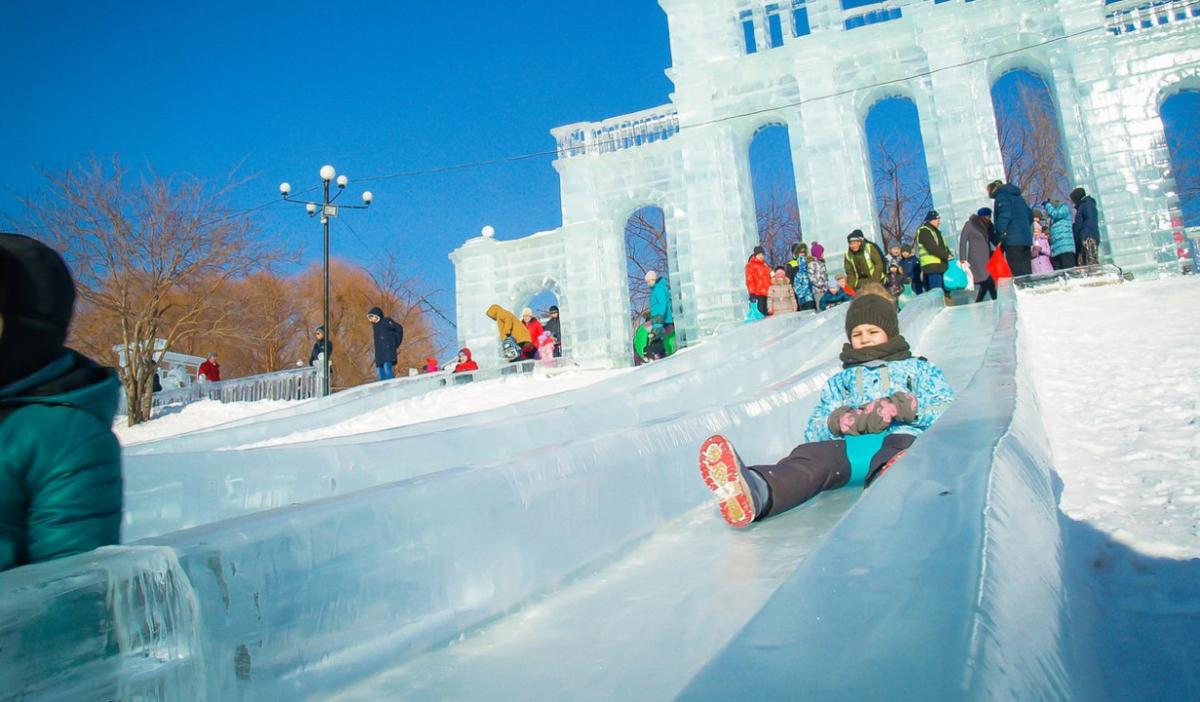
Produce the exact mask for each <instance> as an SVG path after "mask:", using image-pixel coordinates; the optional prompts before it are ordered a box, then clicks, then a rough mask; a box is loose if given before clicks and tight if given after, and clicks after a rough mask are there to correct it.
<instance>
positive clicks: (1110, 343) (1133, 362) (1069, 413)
mask: <svg viewBox="0 0 1200 702" xmlns="http://www.w3.org/2000/svg"><path fill="white" fill-rule="evenodd" d="M1020 306H1021V315H1022V318H1023V324H1022V327H1023V329H1024V330H1025V331H1026V332H1028V333H1029V339H1028V343H1029V346H1028V349H1029V357H1028V358H1027V359H1026V360H1027V361H1028V362H1030V363H1032V364H1033V369H1034V373H1035V375H1034V378H1035V383H1036V385H1037V394H1038V397H1039V399H1040V401H1041V405H1042V411H1043V417H1044V421H1045V430H1046V435H1047V438H1048V439H1049V441H1050V444H1051V446H1052V450H1053V452H1054V463H1055V470H1056V472H1057V473H1058V475H1059V477H1060V478H1061V479H1062V482H1063V486H1062V496H1061V499H1060V503H1059V506H1060V507H1061V509H1062V511H1063V512H1064V513H1065V514H1066V515H1067V516H1069V517H1071V518H1072V519H1077V520H1080V521H1082V522H1086V523H1087V524H1090V525H1092V526H1093V527H1095V528H1096V529H1098V530H1100V531H1101V532H1104V533H1106V534H1108V535H1109V536H1111V537H1112V538H1113V539H1114V540H1116V541H1118V542H1121V543H1124V544H1126V545H1128V546H1130V547H1132V548H1134V549H1136V550H1138V551H1141V552H1143V553H1145V554H1147V555H1152V556H1161V557H1167V558H1195V557H1200V356H1198V355H1197V354H1198V352H1200V279H1198V278H1176V279H1168V280H1160V281H1151V282H1144V283H1132V284H1126V285H1118V286H1109V287H1102V288H1087V289H1079V290H1072V291H1070V292H1065V293H1060V294H1049V295H1039V294H1023V295H1022V296H1021V300H1020Z"/></svg>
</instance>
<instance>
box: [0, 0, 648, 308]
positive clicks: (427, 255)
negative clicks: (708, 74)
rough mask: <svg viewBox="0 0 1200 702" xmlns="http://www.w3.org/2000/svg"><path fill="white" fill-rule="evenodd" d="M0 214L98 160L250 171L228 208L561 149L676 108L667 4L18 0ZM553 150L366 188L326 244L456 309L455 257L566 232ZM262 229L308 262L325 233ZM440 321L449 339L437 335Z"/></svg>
mask: <svg viewBox="0 0 1200 702" xmlns="http://www.w3.org/2000/svg"><path fill="white" fill-rule="evenodd" d="M0 61H2V62H3V64H4V65H5V66H7V67H9V70H8V71H7V72H6V78H7V79H6V88H5V103H6V104H5V107H4V109H3V110H0V153H3V154H4V157H5V164H6V166H7V168H6V176H7V177H6V178H5V182H4V184H3V185H2V186H0V213H3V214H4V215H7V216H8V217H11V219H13V220H15V221H17V222H18V223H19V222H22V221H24V220H23V218H22V212H21V209H20V207H19V204H18V202H17V200H18V198H19V197H21V196H24V195H27V194H29V193H32V192H36V191H37V190H39V189H40V188H42V187H43V180H42V177H41V175H40V172H41V171H42V170H45V169H49V170H60V169H63V168H66V167H68V166H71V165H73V164H76V163H78V162H80V161H81V160H84V159H86V158H87V157H88V155H89V154H96V155H98V156H107V155H108V154H111V153H114V152H115V153H119V154H120V155H121V158H122V160H123V161H124V162H125V163H126V165H128V166H133V167H139V166H142V165H143V164H146V163H149V164H152V165H153V166H154V168H155V169H156V170H157V171H158V172H160V173H162V174H171V173H192V174H196V175H199V176H202V177H206V178H212V177H220V176H222V175H223V174H225V173H226V172H227V171H228V170H229V169H230V168H232V167H233V166H235V165H237V164H238V163H241V164H242V166H241V171H240V172H241V173H242V174H243V175H247V176H253V177H254V179H253V180H252V181H251V182H249V183H248V184H246V185H244V186H243V187H242V188H241V190H240V193H239V195H238V204H240V205H244V206H247V207H248V206H253V205H257V204H261V203H263V202H266V201H268V200H270V199H271V198H272V197H277V193H278V184H279V182H280V181H283V180H287V181H290V182H291V183H292V184H293V186H294V187H295V188H296V189H300V188H303V187H307V186H309V185H315V184H317V183H318V182H319V181H318V176H317V171H318V169H319V168H320V166H321V165H322V164H324V163H332V164H333V165H334V166H335V167H337V169H338V171H339V173H345V174H347V175H348V176H349V177H350V179H351V183H352V185H351V190H352V192H351V193H349V194H351V195H353V196H354V197H357V195H358V191H359V188H357V187H355V185H354V184H353V183H354V180H355V178H361V177H366V176H378V175H382V174H389V173H396V172H402V171H413V170H422V169H429V168H436V167H440V166H446V165H451V164H458V163H464V162H473V161H481V160H488V159H493V158H500V157H504V156H510V155H514V154H524V153H530V152H537V151H547V150H551V151H552V150H553V149H554V142H553V140H552V139H551V137H550V135H549V130H550V129H551V128H552V127H555V126H558V125H561V124H567V123H570V122H575V121H581V120H594V119H601V118H605V117H610V116H614V115H618V114H622V113H625V112H632V111H635V110H640V109H644V108H647V107H652V106H654V105H658V104H662V103H665V102H666V101H667V95H668V93H669V92H670V90H671V84H670V81H668V80H667V78H666V77H665V75H664V74H663V72H664V71H665V70H666V68H667V67H668V66H669V65H670V53H669V48H668V39H667V23H666V16H665V15H664V14H663V13H662V11H661V10H660V9H659V7H658V5H657V4H656V3H654V2H650V1H647V0H625V1H622V2H617V3H616V4H615V5H614V4H613V3H611V2H598V1H594V0H572V2H569V3H553V4H550V3H467V4H462V3H458V4H450V3H408V2H404V3H397V2H388V3H383V2H380V3H320V4H315V3H306V2H290V3H269V4H268V3H234V2H208V3H193V4H184V5H181V4H178V3H158V2H131V3H78V2H70V3H67V2H38V3H21V4H16V3H9V4H7V5H6V8H5V19H4V22H3V23H0ZM551 161H552V158H551V157H541V158H535V159H530V160H528V161H521V162H517V163H507V164H504V165H499V166H489V167H484V168H478V169H469V170H463V171H457V172H453V173H444V174H437V175H428V176H418V177H411V178H400V179H394V180H387V181H381V182H373V183H370V184H369V187H370V189H371V190H372V191H373V192H374V193H375V197H376V203H375V205H374V206H373V207H372V209H371V210H369V211H368V212H366V213H354V214H358V215H359V216H355V217H347V220H348V221H349V222H350V223H351V224H352V225H353V227H354V228H355V229H356V230H357V232H358V234H359V235H360V237H361V238H362V239H363V240H365V242H366V246H364V245H363V244H362V243H360V242H359V241H357V239H356V238H355V237H353V236H352V235H351V234H350V233H349V231H347V230H346V229H345V227H344V226H343V227H335V228H334V230H333V238H334V242H333V249H334V252H335V253H336V254H338V255H341V256H345V257H347V258H350V259H352V260H358V261H368V260H370V259H371V258H372V257H373V256H375V255H377V252H378V250H382V249H385V248H386V249H391V250H393V251H395V252H397V253H399V254H401V255H402V256H404V257H406V259H407V260H408V261H409V263H410V265H411V269H412V271H413V272H414V273H419V274H420V275H422V276H423V277H424V278H425V279H426V281H427V283H428V285H429V286H430V287H431V288H435V289H440V290H441V292H440V293H439V294H437V295H436V296H434V297H433V298H432V299H433V300H434V301H435V304H438V305H439V306H441V307H442V308H443V309H445V310H446V312H447V313H448V314H450V315H451V316H453V311H454V305H453V286H454V272H453V266H452V265H451V264H450V262H449V260H448V259H447V258H446V256H447V254H448V253H449V252H450V251H451V250H453V249H454V248H455V247H457V246H458V245H459V244H461V243H462V242H463V241H464V240H465V239H466V238H468V237H470V236H475V235H477V233H478V232H479V230H480V228H481V227H482V226H483V225H484V224H492V225H494V226H495V227H496V229H497V237H498V238H501V239H505V238H516V237H519V236H523V235H525V234H529V233H532V232H535V231H538V230H542V229H547V228H552V227H555V226H557V225H558V224H560V223H561V215H560V212H559V196H558V176H557V174H556V173H555V171H554V169H553V168H552V167H551V165H550V164H551ZM263 218H264V221H265V222H266V224H267V225H268V227H269V228H271V230H272V231H274V232H277V233H279V234H280V235H281V236H283V237H284V238H285V240H286V241H287V242H288V244H289V245H291V246H295V247H299V248H302V249H303V251H304V254H305V261H312V260H319V256H320V246H319V238H320V226H319V225H318V224H316V223H315V222H314V221H311V220H309V219H307V217H305V216H304V214H303V211H302V210H301V209H300V208H294V207H289V206H286V205H283V204H280V205H277V206H273V207H270V208H268V209H267V210H265V211H264V217H263ZM447 331H449V330H447Z"/></svg>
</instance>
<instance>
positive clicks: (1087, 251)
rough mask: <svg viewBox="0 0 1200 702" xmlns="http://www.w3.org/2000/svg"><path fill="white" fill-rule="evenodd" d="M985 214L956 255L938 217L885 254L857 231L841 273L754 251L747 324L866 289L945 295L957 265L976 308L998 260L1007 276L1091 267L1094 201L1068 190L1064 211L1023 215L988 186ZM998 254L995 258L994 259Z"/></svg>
mask: <svg viewBox="0 0 1200 702" xmlns="http://www.w3.org/2000/svg"><path fill="white" fill-rule="evenodd" d="M987 194H988V197H989V198H991V200H992V206H991V207H981V208H979V209H978V210H977V211H976V212H975V213H974V214H972V215H971V216H970V217H968V218H967V221H966V222H964V223H963V225H962V229H961V231H960V234H959V239H958V251H957V254H956V253H955V252H954V251H953V250H951V248H950V246H949V245H948V244H947V243H946V238H945V235H944V234H943V232H942V217H941V215H940V214H939V213H938V211H937V210H930V211H929V212H928V213H926V215H925V217H924V220H923V221H922V223H921V225H920V226H919V227H917V229H916V231H915V232H914V233H913V235H912V237H911V239H910V240H909V242H907V243H893V244H892V245H891V246H890V247H889V249H888V251H887V252H886V253H885V252H884V251H883V250H882V249H881V248H880V247H879V246H878V245H877V244H876V243H875V242H873V241H870V240H869V239H868V238H867V236H866V235H865V234H864V233H863V231H862V230H861V229H855V230H854V231H852V232H850V234H849V235H848V236H847V237H846V249H847V250H846V254H845V257H844V258H843V260H842V268H843V270H844V271H845V273H841V274H837V275H834V276H832V277H830V276H829V272H828V267H827V264H826V262H825V258H824V253H825V250H824V247H822V246H821V244H820V243H818V242H813V244H812V245H811V246H809V245H808V244H806V243H805V242H798V243H796V244H794V245H793V246H792V250H791V253H792V258H791V260H789V261H787V262H786V264H784V263H780V264H777V265H775V267H774V268H772V267H771V265H770V264H769V263H768V262H767V260H766V252H765V250H764V249H763V247H761V246H757V247H755V248H754V251H753V252H752V253H751V254H750V258H749V259H748V260H747V261H746V267H745V281H746V293H747V295H748V297H749V309H748V311H747V314H746V319H747V320H748V321H753V320H756V319H762V318H763V317H766V316H770V315H776V314H783V313H788V312H797V311H803V310H815V311H817V312H821V311H824V310H826V309H829V308H830V307H833V306H835V305H839V304H842V303H845V302H848V301H849V300H852V299H854V297H855V296H856V295H857V294H858V292H859V291H860V290H861V288H862V287H863V286H864V285H865V284H868V283H871V284H879V285H880V286H882V287H883V288H884V289H885V290H886V291H887V292H888V294H889V295H890V296H891V297H892V298H894V299H901V298H902V297H904V296H906V295H919V294H921V293H923V292H926V291H930V290H935V289H939V288H940V289H941V290H942V291H943V293H944V294H949V286H948V285H947V283H946V276H947V274H948V273H952V272H953V271H951V268H952V267H953V266H958V267H959V268H963V269H964V271H963V272H964V273H965V274H969V275H970V277H971V279H972V280H973V282H974V285H975V288H976V291H977V292H976V302H979V301H982V300H984V299H985V298H987V297H991V299H993V300H994V299H996V281H995V279H994V276H993V274H992V270H993V267H992V266H991V265H990V264H991V263H992V261H993V258H994V257H995V256H1001V257H1003V259H1004V262H1005V267H1006V268H1007V270H1009V271H1011V274H1012V275H1013V276H1022V275H1030V274H1033V273H1048V272H1051V271H1056V270H1063V269H1066V268H1074V267H1076V266H1090V265H1096V264H1098V263H1099V262H1100V260H1099V244H1100V227H1099V212H1098V209H1097V206H1096V200H1095V199H1094V198H1093V197H1092V196H1090V195H1088V194H1087V192H1086V191H1085V190H1084V189H1083V188H1075V189H1074V190H1072V191H1071V193H1070V196H1069V199H1070V202H1071V203H1072V204H1073V205H1074V208H1075V209H1074V213H1072V211H1071V205H1069V204H1067V203H1065V202H1062V201H1060V200H1057V199H1051V200H1047V201H1045V202H1043V203H1041V204H1040V206H1039V208H1038V209H1034V208H1031V207H1030V205H1029V203H1028V202H1027V201H1026V200H1025V197H1024V195H1022V193H1021V189H1020V188H1019V187H1018V186H1016V185H1015V184H1013V183H1005V182H1004V181H1000V180H996V181H992V182H991V183H989V184H988V186H987ZM997 252H999V253H997ZM789 289H790V290H789Z"/></svg>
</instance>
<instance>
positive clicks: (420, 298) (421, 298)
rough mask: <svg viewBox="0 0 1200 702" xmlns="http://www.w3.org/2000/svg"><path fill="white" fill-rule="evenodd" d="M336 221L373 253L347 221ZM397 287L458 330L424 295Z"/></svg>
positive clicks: (406, 288)
mask: <svg viewBox="0 0 1200 702" xmlns="http://www.w3.org/2000/svg"><path fill="white" fill-rule="evenodd" d="M337 221H339V222H341V223H342V224H343V225H345V227H346V229H348V230H350V233H351V234H352V235H354V238H355V239H357V240H358V243H359V244H360V245H361V246H362V247H363V249H364V250H366V252H367V253H369V254H373V253H375V249H374V248H373V247H372V246H371V245H369V244H368V243H367V242H366V241H365V240H364V239H363V238H362V237H361V236H359V235H358V231H357V230H356V229H355V228H354V226H353V225H351V224H350V222H348V221H347V220H345V219H342V218H338V220H337ZM399 285H400V287H401V288H402V289H403V290H404V292H406V293H408V294H409V295H412V296H413V297H415V298H416V299H417V302H419V303H421V304H423V305H425V307H427V308H429V311H430V312H433V313H434V314H436V315H437V316H438V317H441V318H442V320H444V321H445V322H446V323H447V324H449V325H450V326H451V327H453V328H454V329H458V325H457V324H455V323H454V320H452V319H450V318H449V317H447V316H446V315H445V314H444V313H443V312H442V311H441V310H440V309H438V307H437V306H436V305H434V304H433V303H432V302H430V301H429V300H428V299H427V298H426V297H425V296H424V295H422V294H421V293H418V292H417V291H415V290H413V289H412V288H410V287H408V286H407V285H404V284H403V283H400V284H399Z"/></svg>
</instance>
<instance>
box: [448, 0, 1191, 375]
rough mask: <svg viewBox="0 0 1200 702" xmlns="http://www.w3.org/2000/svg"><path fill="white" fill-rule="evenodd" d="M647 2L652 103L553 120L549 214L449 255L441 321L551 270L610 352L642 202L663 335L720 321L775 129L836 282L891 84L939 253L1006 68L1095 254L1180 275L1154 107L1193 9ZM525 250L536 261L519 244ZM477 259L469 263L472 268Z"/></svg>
mask: <svg viewBox="0 0 1200 702" xmlns="http://www.w3.org/2000/svg"><path fill="white" fill-rule="evenodd" d="M660 5H662V7H663V9H664V11H665V12H666V14H667V18H668V22H669V26H670V32H671V49H672V66H671V68H670V69H669V70H668V75H669V76H670V78H671V80H672V81H673V82H674V84H675V91H674V92H673V93H672V94H671V96H670V97H671V103H670V104H668V105H663V106H661V107H656V108H652V109H650V110H643V111H641V112H635V113H631V114H628V115H621V116H618V117H613V118H609V119H604V120H601V121H598V122H580V123H576V124H571V125H566V126H563V127H559V128H556V129H555V130H553V133H554V136H555V139H556V141H557V143H558V151H559V154H558V156H559V157H558V159H557V160H556V161H555V168H556V169H557V170H558V172H559V174H560V178H561V191H562V208H563V226H562V227H561V228H560V229H558V230H555V231H554V232H551V233H548V234H538V235H535V236H534V237H530V239H535V240H536V241H530V242H528V243H521V242H522V241H523V240H517V241H513V242H503V243H501V244H497V245H495V246H491V245H489V246H486V247H485V246H482V245H480V244H479V243H478V242H477V241H476V240H472V241H471V242H468V244H465V245H464V246H463V247H462V248H460V249H459V251H458V252H456V253H455V255H454V256H453V258H454V259H455V261H456V271H457V275H458V278H459V281H460V282H459V285H458V288H459V295H460V302H459V304H460V313H461V312H463V311H464V310H465V312H466V314H474V310H478V309H486V307H487V304H490V303H491V302H493V301H495V300H496V299H505V297H504V296H505V295H506V294H507V291H508V290H509V288H510V287H511V286H512V285H514V284H516V285H518V286H522V285H526V284H527V281H529V280H534V281H537V280H544V279H547V278H552V279H553V280H554V281H555V283H556V284H557V285H559V286H560V287H561V289H562V291H563V294H564V295H565V296H566V297H569V298H573V297H574V296H576V295H582V296H586V298H587V300H588V302H587V304H582V305H579V307H577V308H576V310H575V313H574V315H566V314H564V317H563V329H564V334H566V335H568V336H569V335H572V334H574V335H577V336H578V348H577V349H576V355H577V356H578V357H580V358H598V359H605V360H607V361H608V362H611V363H625V362H626V360H627V359H626V357H627V356H628V353H627V351H626V350H627V348H628V337H629V325H628V324H627V323H626V321H625V320H626V318H627V316H628V308H627V304H626V299H627V298H626V290H625V283H624V281H625V276H624V273H623V271H624V257H625V249H624V241H623V230H624V225H625V220H626V218H627V217H628V216H629V214H630V213H632V212H633V211H634V210H636V209H637V208H638V207H642V206H649V205H655V206H658V207H661V208H663V211H664V213H665V214H666V218H667V226H666V228H667V231H668V235H669V238H670V241H669V243H670V258H671V270H670V276H671V283H672V290H673V293H674V296H675V297H674V303H675V312H676V315H677V320H676V321H677V326H678V328H679V329H680V333H681V334H682V335H683V338H684V339H692V338H699V337H703V336H704V335H707V334H710V333H712V332H713V330H714V329H716V328H717V327H719V326H720V325H721V324H722V323H724V322H727V321H730V320H732V319H736V318H738V317H739V316H740V315H742V314H744V304H745V302H744V300H745V290H744V286H743V283H742V278H741V275H742V268H741V265H742V263H743V262H744V261H745V259H746V257H747V256H748V255H749V251H750V250H751V249H752V247H753V246H754V245H755V243H756V242H757V238H758V233H757V225H756V221H755V209H754V198H753V194H752V189H751V182H750V178H749V165H748V158H749V157H748V152H749V147H750V142H751V140H752V139H753V136H754V134H755V132H756V131H757V130H758V129H759V128H761V127H762V126H764V125H768V124H783V125H786V126H787V127H788V130H789V138H790V141H791V145H792V162H793V170H794V172H795V174H796V182H795V184H794V185H795V189H796V196H797V202H798V206H799V211H800V220H801V222H802V224H803V228H804V236H805V238H806V240H808V241H810V242H811V241H818V240H819V241H820V242H821V243H822V244H824V245H825V246H826V251H827V258H828V261H829V263H830V267H831V273H832V272H835V271H836V270H838V269H839V268H840V267H841V265H842V254H843V253H844V252H845V237H846V234H847V233H848V232H850V231H851V230H853V229H863V230H864V231H866V232H868V234H869V235H872V236H875V237H878V232H879V227H878V220H877V216H876V212H877V209H876V203H874V202H873V200H874V198H873V197H872V176H871V171H870V166H869V159H868V147H869V145H868V144H866V143H865V138H864V133H863V132H864V123H865V120H866V116H867V113H868V111H869V110H870V108H871V106H872V105H874V104H875V103H876V102H878V101H879V100H881V99H884V98H888V97H894V96H901V97H907V98H910V99H912V100H913V102H914V103H915V104H916V106H917V108H918V113H919V118H920V123H921V134H922V138H923V141H924V143H925V160H926V163H927V164H928V167H929V176H930V190H931V193H932V197H933V206H934V207H935V208H936V209H938V210H939V211H940V212H941V214H942V217H943V230H944V231H945V233H946V235H947V239H948V241H949V242H950V243H951V245H952V246H953V245H954V244H955V242H956V239H957V233H958V232H959V231H960V230H961V228H962V225H963V223H964V222H965V221H966V219H967V217H968V216H969V215H970V214H971V213H973V212H974V211H975V210H977V209H978V208H979V207H982V206H985V205H990V204H991V202H990V200H989V199H988V198H987V194H986V185H987V183H988V182H989V181H991V180H993V179H997V178H1003V177H1004V175H1005V174H1004V167H1003V163H1002V159H1001V153H1000V147H999V142H998V137H997V134H996V119H995V114H994V112H993V108H992V100H991V92H990V91H991V87H992V85H994V84H995V82H996V81H997V80H999V79H1000V77H1001V76H1003V75H1004V74H1005V73H1006V72H1008V71H1011V70H1016V69H1023V70H1028V71H1031V72H1033V73H1036V74H1037V75H1039V76H1041V77H1042V78H1043V79H1044V80H1045V81H1046V82H1047V85H1048V86H1049V88H1050V91H1051V93H1052V95H1053V97H1054V99H1055V103H1056V108H1057V111H1058V113H1059V119H1060V126H1061V132H1062V134H1063V139H1064V147H1065V150H1066V152H1067V157H1068V162H1069V169H1070V171H1071V172H1070V173H1069V174H1068V179H1069V180H1070V181H1071V182H1072V183H1073V184H1077V185H1080V186H1083V187H1084V188H1086V189H1087V190H1088V191H1089V192H1090V193H1091V194H1093V195H1094V196H1095V197H1096V199H1097V201H1098V203H1099V206H1100V212H1101V235H1102V236H1101V238H1102V242H1103V246H1102V248H1103V254H1104V255H1103V258H1104V259H1105V262H1111V263H1115V264H1116V265H1118V266H1121V267H1123V268H1125V269H1126V270H1128V271H1131V272H1134V273H1137V274H1150V275H1154V274H1157V273H1159V272H1160V271H1173V272H1178V269H1179V263H1178V261H1177V258H1176V251H1175V249H1176V241H1175V238H1176V236H1182V221H1181V214H1180V210H1179V206H1178V195H1177V193H1176V192H1175V184H1174V180H1173V179H1172V175H1171V166H1170V159H1169V154H1168V153H1167V146H1166V141H1165V137H1164V133H1163V125H1162V121H1161V119H1160V116H1159V110H1160V108H1161V106H1162V103H1163V102H1164V101H1165V100H1166V99H1167V98H1168V97H1170V96H1171V95H1173V94H1174V93H1176V92H1178V91H1181V90H1188V89H1195V88H1196V86H1197V85H1200V83H1197V81H1198V80H1200V78H1198V77H1200V48H1197V47H1200V7H1198V6H1197V5H1196V4H1195V2H1193V1H1192V0H1162V1H1161V2H1155V3H1147V2H1145V1H1144V0H1116V1H1113V2H1103V1H1102V0H1009V1H1007V2H1000V1H998V0H973V1H968V0H937V1H935V0H886V1H885V2H879V3H869V4H867V5H860V6H858V7H852V8H849V9H846V8H845V5H844V3H841V2H839V1H838V0H807V2H794V3H779V2H770V1H768V0H754V1H752V2H746V1H745V0H720V1H716V2H690V1H684V0H660ZM1018 185H1025V184H1021V183H1018ZM910 235H911V232H910ZM538 237H548V238H549V239H552V240H554V241H555V242H557V243H555V244H554V246H559V247H560V250H561V255H562V256H563V257H565V258H564V259H563V260H561V261H560V260H557V259H554V258H553V256H551V257H550V258H547V259H546V260H545V261H544V262H543V263H539V264H538V265H536V266H531V265H530V263H529V262H530V261H531V260H533V259H536V258H537V257H538V256H541V255H542V254H543V253H545V252H547V251H548V250H549V249H548V248H547V246H546V245H543V244H542V243H540V242H541V240H540V239H538ZM493 243H495V242H493ZM527 246H528V247H535V248H536V249H537V253H536V255H534V256H529V255H523V254H525V253H526V252H525V248H524V247H527ZM580 251H586V252H588V255H586V256H581V255H577V252H580ZM481 268H487V269H489V272H488V273H487V275H486V276H482V277H476V276H475V275H474V271H476V270H479V269H481ZM481 281H483V282H481ZM513 304H517V301H515V300H514V301H513ZM476 322H478V320H475V321H472V322H469V323H470V324H475V323H476ZM568 330H569V331H568ZM480 334H482V333H481V332H480ZM475 335H476V330H474V329H473V328H471V329H468V330H467V331H466V332H464V337H463V338H464V339H475V338H476V336H475ZM479 338H480V339H482V338H483V337H482V335H480V336H479Z"/></svg>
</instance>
